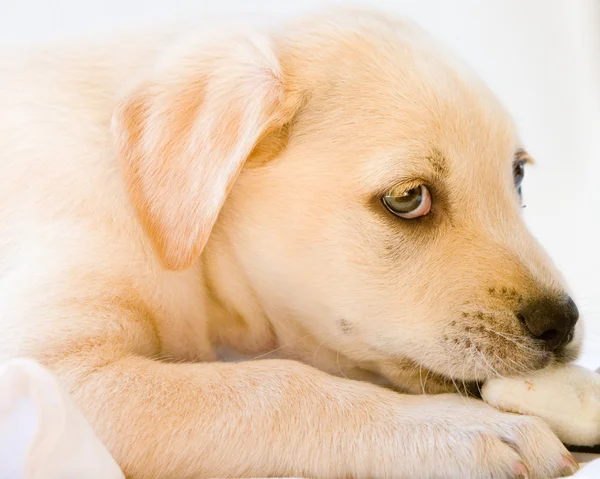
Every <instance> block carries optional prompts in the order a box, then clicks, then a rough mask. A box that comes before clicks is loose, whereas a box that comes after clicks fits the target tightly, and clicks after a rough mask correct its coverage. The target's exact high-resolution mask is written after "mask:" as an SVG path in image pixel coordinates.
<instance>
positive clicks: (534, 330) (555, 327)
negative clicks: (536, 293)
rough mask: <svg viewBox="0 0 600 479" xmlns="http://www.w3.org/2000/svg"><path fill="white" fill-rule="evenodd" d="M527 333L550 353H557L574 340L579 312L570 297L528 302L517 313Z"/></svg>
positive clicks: (546, 298) (547, 298) (544, 298)
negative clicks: (541, 343)
mask: <svg viewBox="0 0 600 479" xmlns="http://www.w3.org/2000/svg"><path fill="white" fill-rule="evenodd" d="M516 315H517V318H519V320H520V321H521V323H523V325H524V326H525V328H526V329H527V331H528V332H529V333H530V334H531V336H533V338H535V339H537V340H541V341H543V343H544V346H545V348H546V349H547V350H549V351H555V350H557V349H559V348H561V347H563V346H565V345H566V344H568V343H569V342H570V341H571V340H572V339H573V332H574V328H575V324H576V323H577V320H578V319H579V311H578V309H577V306H576V305H575V303H574V301H573V300H572V299H571V298H570V297H569V296H568V295H563V296H561V297H560V298H558V299H557V298H556V297H553V296H545V297H540V298H536V299H534V300H531V301H529V302H527V303H526V304H525V305H524V306H523V307H522V308H521V309H520V310H519V311H517V312H516Z"/></svg>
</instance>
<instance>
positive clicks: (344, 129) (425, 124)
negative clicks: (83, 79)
mask: <svg viewBox="0 0 600 479" xmlns="http://www.w3.org/2000/svg"><path fill="white" fill-rule="evenodd" d="M448 58H449V57H448V56H447V55H445V54H441V53H440V50H439V48H438V47H437V46H435V45H432V44H431V42H430V40H429V39H428V38H427V36H426V35H424V34H423V33H422V32H421V31H420V30H419V29H418V28H416V27H415V26H413V25H411V24H407V23H404V22H402V21H396V20H390V19H389V18H387V17H386V18H383V17H379V16H377V15H372V14H366V13H364V12H360V13H354V12H336V13H335V14H332V15H330V14H326V15H324V16H322V17H311V18H309V19H307V20H305V21H300V22H298V23H295V24H293V25H288V27H287V28H286V30H285V33H277V32H276V33H273V34H271V35H269V37H266V36H259V37H253V38H251V39H247V38H244V39H238V40H228V41H227V42H223V43H220V44H217V45H214V46H211V47H206V48H203V49H198V48H197V47H193V48H182V49H181V51H179V52H178V53H177V55H174V56H173V57H172V58H170V59H169V62H168V64H167V65H166V66H162V67H161V68H160V69H159V74H157V76H156V78H152V77H150V79H149V80H148V79H147V80H146V81H144V82H142V83H141V84H140V85H139V86H138V87H136V89H134V91H133V93H131V94H130V95H129V96H127V98H126V99H125V100H124V101H123V103H122V104H121V105H120V106H119V108H118V110H117V113H116V115H115V130H116V132H117V141H118V145H119V150H120V152H121V156H122V158H123V168H124V172H125V177H126V180H127V183H128V186H129V191H130V193H131V197H132V200H133V203H134V205H135V207H136V210H137V212H138V214H139V217H140V219H141V220H142V223H143V224H144V225H145V227H146V230H147V232H148V233H149V235H150V237H151V238H152V239H153V241H154V244H155V246H156V249H157V251H158V253H159V255H160V256H161V257H162V259H163V261H164V262H165V264H166V265H167V266H168V267H171V268H183V267H186V266H189V265H190V264H191V263H192V262H193V261H194V260H195V259H197V257H198V255H199V254H200V252H201V251H202V249H203V247H204V246H205V244H206V242H207V240H208V238H209V235H210V233H211V231H213V227H214V226H215V224H217V227H216V230H215V232H214V233H213V237H216V238H217V240H218V241H220V242H228V243H229V245H230V248H231V251H230V253H231V255H232V256H234V257H235V260H236V261H237V263H238V266H239V267H240V268H241V269H242V270H243V274H244V276H245V277H246V278H248V283H249V284H250V285H251V289H252V295H253V297H256V298H258V300H259V302H260V305H261V308H262V310H263V311H264V313H265V314H266V316H267V317H268V318H270V320H271V321H274V322H277V321H288V322H289V321H292V322H295V323H297V324H300V325H302V327H303V328H304V329H306V330H307V331H308V332H309V333H310V334H312V335H314V336H315V337H316V338H318V340H319V341H320V342H321V341H322V342H323V344H324V345H325V347H327V346H329V347H330V348H331V349H334V350H336V351H340V352H341V354H343V355H344V356H346V357H347V358H350V359H352V360H353V361H355V362H356V363H358V364H363V363H364V364H370V365H372V364H375V365H377V364H382V365H383V364H385V365H386V368H385V371H387V372H386V375H388V376H389V377H391V378H393V377H395V373H396V372H397V371H394V369H395V367H396V366H394V365H397V368H398V369H402V368H406V366H407V364H408V365H409V367H422V368H425V369H427V370H429V371H431V372H432V373H434V374H435V375H437V376H438V377H440V378H446V379H447V380H457V379H458V380H481V379H484V378H486V377H488V376H490V375H496V374H502V375H505V374H512V373H520V372H523V371H526V370H531V369H538V368H541V367H544V366H546V365H547V364H549V363H551V362H552V361H554V360H565V359H569V358H571V357H572V355H573V353H572V351H573V350H574V349H576V343H577V342H578V336H579V334H577V332H576V328H575V326H576V322H577V318H578V314H577V308H576V307H575V304H574V303H573V301H572V300H571V299H570V298H569V296H568V294H567V293H566V292H565V288H564V285H563V283H562V281H561V278H560V276H559V275H558V273H557V272H556V271H555V269H554V267H553V265H552V263H551V261H550V260H549V258H548V257H547V256H546V255H545V253H544V252H543V251H542V249H541V248H540V246H539V245H538V244H537V243H536V241H535V240H534V238H533V237H532V236H531V235H530V234H529V232H528V231H527V229H526V227H525V225H524V223H523V219H522V217H521V208H522V205H521V193H522V187H521V181H522V179H523V174H524V169H525V165H526V163H528V161H529V158H528V155H527V153H526V152H525V150H524V147H523V145H522V144H521V142H520V141H519V138H518V136H517V134H516V132H515V129H514V126H513V123H512V122H511V120H510V118H509V116H508V115H507V114H506V112H505V111H504V109H503V108H502V107H501V106H500V105H499V104H498V102H497V101H496V99H495V98H494V97H493V95H492V94H491V93H490V92H489V91H488V90H487V89H486V88H485V87H484V86H483V85H482V84H481V82H480V81H479V80H478V79H477V78H475V77H474V76H473V75H472V74H471V73H469V72H468V70H466V69H465V68H464V67H463V66H462V65H460V64H458V62H454V61H450V60H449V59H448ZM163 67H164V68H163ZM240 172H241V173H240ZM234 184H235V186H234ZM230 190H231V191H230ZM226 199H227V201H226ZM217 219H218V221H217ZM574 339H575V340H574ZM390 365H391V366H390ZM375 367H376V366H375Z"/></svg>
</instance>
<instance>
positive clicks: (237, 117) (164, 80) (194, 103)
mask: <svg viewBox="0 0 600 479" xmlns="http://www.w3.org/2000/svg"><path fill="white" fill-rule="evenodd" d="M299 105H300V97H299V95H298V94H296V93H293V92H290V91H288V90H287V89H286V84H285V80H284V77H283V74H282V71H281V68H280V65H279V62H278V60H277V58H276V56H275V54H274V53H273V50H272V48H271V46H270V43H269V40H268V39H267V38H266V37H263V36H258V37H252V38H247V39H244V40H238V41H231V40H230V41H228V42H225V43H223V44H221V45H216V46H214V45H203V46H202V47H201V48H199V47H198V46H195V47H194V46H191V47H185V48H182V49H181V50H180V51H179V52H178V53H177V55H175V56H174V55H170V57H169V61H168V63H167V64H163V65H160V66H159V68H157V71H156V72H155V73H154V74H151V75H150V77H149V78H146V79H145V80H144V81H142V82H141V83H139V84H137V85H136V86H135V88H134V89H133V90H132V91H130V92H129V94H128V95H127V96H126V97H125V98H124V99H123V100H122V101H121V102H120V103H119V104H118V105H117V108H116V111H115V113H114V117H113V125H112V126H113V133H114V136H115V140H116V145H117V151H118V154H119V155H120V159H121V164H122V170H123V173H124V176H125V181H126V184H127V188H128V191H129V194H130V197H131V200H132V202H133V205H134V207H135V210H136V212H137V214H138V216H139V218H140V220H141V222H142V224H143V226H144V228H145V230H146V232H147V233H148V235H149V236H150V238H151V239H152V241H153V244H154V246H155V248H156V250H157V252H158V253H159V255H160V257H161V259H162V260H163V262H164V265H165V266H166V267H167V268H170V269H182V268H186V267H188V266H190V264H191V263H192V262H193V261H194V260H195V259H196V258H197V257H198V255H199V254H200V252H201V251H202V249H203V248H204V246H205V244H206V242H207V240H208V237H209V235H210V232H211V230H212V227H213V225H214V224H215V221H216V219H217V216H218V214H219V210H220V209H221V207H222V205H223V203H224V201H225V199H226V197H227V194H228V192H229V190H230V188H231V187H232V185H233V183H234V182H235V180H236V178H237V176H238V174H239V172H240V170H241V168H242V166H243V165H244V162H245V161H246V160H247V158H248V157H249V156H250V155H251V154H252V152H253V150H254V149H255V147H256V146H257V144H258V142H259V141H260V140H261V139H263V138H264V137H265V136H266V135H268V134H270V133H273V132H276V131H278V130H281V129H282V128H283V127H285V126H286V125H287V123H288V122H290V120H291V119H292V117H293V115H294V114H295V112H296V111H297V109H298V107H299Z"/></svg>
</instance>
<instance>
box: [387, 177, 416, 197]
mask: <svg viewBox="0 0 600 479" xmlns="http://www.w3.org/2000/svg"><path fill="white" fill-rule="evenodd" d="M421 185H426V183H425V181H423V180H420V179H413V180H409V181H405V182H402V183H397V184H396V185H394V186H392V187H391V188H389V189H388V190H387V191H386V192H385V193H384V195H383V196H402V195H403V194H404V193H406V192H407V191H409V190H412V189H414V188H417V187H419V186H421Z"/></svg>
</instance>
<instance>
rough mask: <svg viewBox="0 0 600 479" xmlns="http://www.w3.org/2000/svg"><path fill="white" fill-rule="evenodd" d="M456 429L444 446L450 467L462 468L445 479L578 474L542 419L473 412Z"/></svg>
mask: <svg viewBox="0 0 600 479" xmlns="http://www.w3.org/2000/svg"><path fill="white" fill-rule="evenodd" d="M451 427H452V429H451V430H449V431H448V436H447V437H446V438H445V442H446V444H445V446H446V448H447V451H448V453H449V458H451V459H450V461H457V460H458V461H459V464H456V467H457V468H458V469H457V470H456V471H455V472H454V471H452V472H451V473H449V474H447V476H444V477H469V478H471V477H472V478H489V477H494V478H517V477H523V478H525V477H527V478H554V477H566V476H570V475H572V474H574V473H575V472H576V471H577V470H578V469H579V466H578V465H577V462H576V461H575V460H574V459H573V457H572V456H571V454H570V453H569V452H568V451H567V449H566V448H565V447H564V446H563V444H562V443H561V441H560V440H559V439H558V438H557V437H556V436H555V435H554V434H553V433H552V431H551V430H550V428H549V427H548V426H547V425H546V424H545V423H544V422H543V421H541V420H540V419H538V418H534V417H530V416H521V415H515V414H508V413H502V412H499V411H495V410H493V409H491V408H487V407H486V408H479V407H473V408H469V409H467V410H465V411H464V412H461V413H460V414H457V415H456V416H455V417H454V418H453V420H452V421H451ZM450 461H449V463H450ZM449 463H448V464H449ZM465 465H466V467H463V466H465ZM447 467H448V466H447ZM434 477H438V476H436V475H435V474H434Z"/></svg>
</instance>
